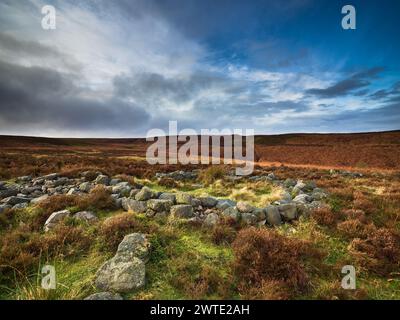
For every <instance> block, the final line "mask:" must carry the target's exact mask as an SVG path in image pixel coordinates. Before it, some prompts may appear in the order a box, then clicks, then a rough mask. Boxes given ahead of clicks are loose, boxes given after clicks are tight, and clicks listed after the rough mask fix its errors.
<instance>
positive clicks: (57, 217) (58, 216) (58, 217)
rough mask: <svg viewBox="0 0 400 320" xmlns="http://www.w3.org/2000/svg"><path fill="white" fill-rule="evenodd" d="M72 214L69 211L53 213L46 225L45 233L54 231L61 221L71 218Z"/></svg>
mask: <svg viewBox="0 0 400 320" xmlns="http://www.w3.org/2000/svg"><path fill="white" fill-rule="evenodd" d="M70 214H71V212H70V211H69V210H62V211H57V212H53V213H52V214H51V215H50V217H49V218H48V219H47V220H46V222H45V224H44V231H46V232H47V231H49V230H51V229H53V228H54V227H55V226H56V225H57V224H58V223H59V222H60V221H62V220H64V219H65V218H66V217H68V216H70Z"/></svg>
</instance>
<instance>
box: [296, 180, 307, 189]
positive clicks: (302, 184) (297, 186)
mask: <svg viewBox="0 0 400 320" xmlns="http://www.w3.org/2000/svg"><path fill="white" fill-rule="evenodd" d="M306 186H307V185H306V184H305V183H304V182H303V181H302V180H299V181H297V183H296V185H295V186H294V187H295V188H297V189H299V190H303V189H304V188H305V187H306Z"/></svg>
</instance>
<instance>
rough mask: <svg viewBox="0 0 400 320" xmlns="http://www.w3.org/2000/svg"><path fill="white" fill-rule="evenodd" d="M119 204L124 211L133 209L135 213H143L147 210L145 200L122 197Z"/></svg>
mask: <svg viewBox="0 0 400 320" xmlns="http://www.w3.org/2000/svg"><path fill="white" fill-rule="evenodd" d="M121 201H122V202H121V206H122V208H123V209H124V210H125V211H133V212H136V213H145V212H146V210H147V203H146V201H138V200H134V199H129V198H122V200H121Z"/></svg>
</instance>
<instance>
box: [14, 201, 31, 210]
mask: <svg viewBox="0 0 400 320" xmlns="http://www.w3.org/2000/svg"><path fill="white" fill-rule="evenodd" d="M28 206H29V204H28V203H27V202H23V203H17V204H16V205H15V206H13V207H12V209H13V210H20V209H25V208H27V207H28Z"/></svg>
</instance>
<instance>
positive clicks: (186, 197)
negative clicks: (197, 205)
mask: <svg viewBox="0 0 400 320" xmlns="http://www.w3.org/2000/svg"><path fill="white" fill-rule="evenodd" d="M192 200H193V196H192V195H190V194H188V193H184V192H178V193H177V194H176V203H177V204H190V205H192Z"/></svg>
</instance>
